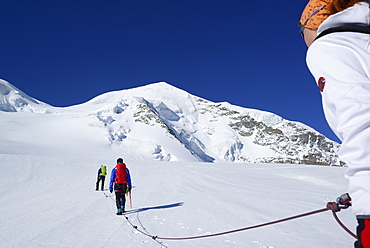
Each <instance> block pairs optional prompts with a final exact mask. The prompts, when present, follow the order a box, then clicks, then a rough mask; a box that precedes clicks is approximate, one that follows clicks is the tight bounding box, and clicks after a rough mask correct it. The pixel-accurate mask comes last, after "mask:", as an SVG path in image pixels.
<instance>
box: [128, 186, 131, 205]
mask: <svg viewBox="0 0 370 248" xmlns="http://www.w3.org/2000/svg"><path fill="white" fill-rule="evenodd" d="M128 194H129V197H130V207H131V208H132V197H131V190H130V191H129V192H128Z"/></svg>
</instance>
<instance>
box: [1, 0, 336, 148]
mask: <svg viewBox="0 0 370 248" xmlns="http://www.w3.org/2000/svg"><path fill="white" fill-rule="evenodd" d="M306 3H307V0H296V1H280V2H277V1H269V0H267V1H246V0H186V1H184V0H181V1H180V0H155V1H152V0H151V1H149V0H135V1H127V0H104V1H103V0H63V1H62V0H60V1H50V0H33V1H27V0H24V1H21V0H2V1H1V2H0V21H1V23H2V25H1V38H0V44H1V45H0V78H2V79H5V80H7V81H9V82H10V83H12V84H13V85H15V86H16V87H18V88H19V89H21V90H22V91H24V92H25V93H26V94H28V95H30V96H32V97H34V98H36V99H38V100H41V101H43V102H46V103H48V104H51V105H53V106H58V107H64V106H71V105H75V104H79V103H82V102H86V101H88V100H90V99H91V98H93V97H95V96H97V95H100V94H102V93H105V92H109V91H113V90H121V89H128V88H134V87H138V86H142V85H146V84H149V83H153V82H158V81H165V82H167V83H169V84H172V85H173V86H176V87H178V88H181V89H183V90H186V91H188V92H189V93H191V94H193V95H196V96H199V97H202V98H205V99H207V100H210V101H214V102H223V101H226V102H229V103H231V104H234V105H238V106H242V107H247V108H254V109H259V110H264V111H268V112H272V113H275V114H277V115H280V116H281V117H283V118H285V119H288V120H292V121H299V122H302V123H304V124H307V125H309V126H311V127H313V128H314V129H316V130H317V131H319V132H321V133H323V134H324V135H326V136H327V137H329V138H330V139H333V140H335V141H338V139H337V138H336V136H335V135H334V134H333V133H332V131H331V130H330V128H329V127H328V125H327V123H326V121H325V118H324V115H323V112H322V107H321V97H320V93H319V91H318V89H317V87H316V84H315V81H314V79H313V77H312V76H311V74H310V73H309V71H308V69H307V67H306V64H305V54H306V50H307V48H306V46H305V44H304V42H303V40H302V38H301V36H300V34H299V30H298V29H299V28H298V27H297V22H298V20H299V17H300V14H301V12H302V10H303V8H304V7H305V5H306Z"/></svg>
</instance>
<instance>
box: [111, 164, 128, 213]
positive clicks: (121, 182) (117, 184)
mask: <svg viewBox="0 0 370 248" xmlns="http://www.w3.org/2000/svg"><path fill="white" fill-rule="evenodd" d="M131 189H132V185H131V176H130V171H129V169H128V168H126V164H125V163H123V159H122V158H118V159H117V165H116V167H114V168H113V170H112V173H111V176H110V183H109V191H110V192H111V193H113V190H114V192H115V194H116V205H117V215H122V214H123V213H124V212H125V204H126V198H125V194H126V192H130V191H131Z"/></svg>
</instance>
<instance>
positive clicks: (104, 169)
mask: <svg viewBox="0 0 370 248" xmlns="http://www.w3.org/2000/svg"><path fill="white" fill-rule="evenodd" d="M106 175H107V167H106V166H105V165H100V168H99V170H98V178H97V180H96V189H95V190H99V183H100V181H101V190H102V191H103V190H104V181H105V176H106Z"/></svg>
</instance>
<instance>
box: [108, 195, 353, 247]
mask: <svg viewBox="0 0 370 248" xmlns="http://www.w3.org/2000/svg"><path fill="white" fill-rule="evenodd" d="M106 197H108V196H107V195H106ZM348 207H349V205H346V206H339V205H338V204H337V203H335V202H329V203H328V204H327V207H326V208H322V209H319V210H315V211H311V212H308V213H304V214H299V215H295V216H291V217H288V218H284V219H280V220H275V221H271V222H267V223H263V224H259V225H254V226H249V227H244V228H240V229H235V230H230V231H226V232H219V233H214V234H207V235H200V236H190V237H182V238H181V237H179V238H175V237H169V238H168V237H158V236H153V235H150V234H148V233H145V232H144V231H141V230H140V229H138V227H137V226H135V225H134V224H132V222H131V221H130V220H129V218H128V217H127V216H126V214H124V216H125V218H126V220H127V222H128V223H129V224H130V225H131V226H132V227H133V228H134V229H136V230H137V231H138V232H140V233H141V234H143V235H145V236H147V237H150V238H152V239H154V240H156V239H162V240H189V239H200V238H209V237H215V236H221V235H225V234H230V233H236V232H241V231H246V230H251V229H255V228H259V227H264V226H269V225H273V224H277V223H281V222H285V221H289V220H293V219H298V218H302V217H305V216H309V215H313V214H318V213H321V212H325V211H328V210H332V212H333V216H334V218H335V220H336V221H337V222H338V224H339V225H340V226H341V227H342V228H343V229H344V230H345V231H347V232H348V233H349V234H350V235H351V236H352V237H354V238H355V239H357V236H356V235H355V234H354V233H352V232H351V231H350V230H349V229H348V228H347V227H346V226H345V225H344V224H343V223H342V222H341V221H340V220H339V218H338V216H337V214H336V212H339V211H340V210H341V209H347V208H348Z"/></svg>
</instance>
